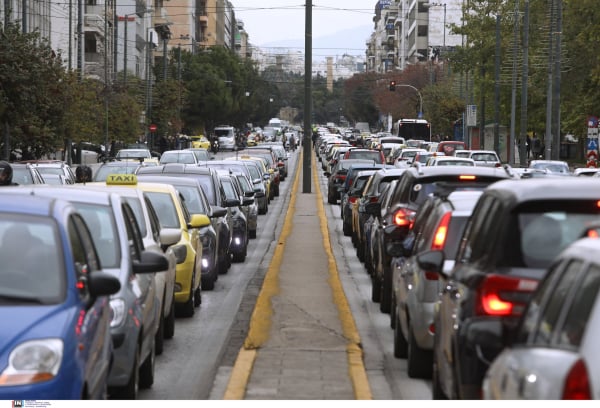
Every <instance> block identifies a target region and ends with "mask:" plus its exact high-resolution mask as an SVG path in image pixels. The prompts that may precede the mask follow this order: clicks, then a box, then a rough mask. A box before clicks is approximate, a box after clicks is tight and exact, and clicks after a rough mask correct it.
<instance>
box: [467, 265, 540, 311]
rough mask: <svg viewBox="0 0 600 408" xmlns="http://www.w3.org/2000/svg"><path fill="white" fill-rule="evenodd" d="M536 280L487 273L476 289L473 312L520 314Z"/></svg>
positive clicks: (534, 286) (535, 285) (536, 282)
mask: <svg viewBox="0 0 600 408" xmlns="http://www.w3.org/2000/svg"><path fill="white" fill-rule="evenodd" d="M537 284H538V281H536V280H531V279H520V278H514V277H510V276H503V275H488V276H486V277H485V278H484V279H483V281H482V282H481V284H480V286H479V288H478V290H477V299H476V306H475V314H476V315H479V316H484V315H487V316H520V315H521V314H523V311H524V310H525V306H526V305H527V302H528V301H529V298H530V296H531V293H532V292H533V291H534V290H535V288H536V287H537Z"/></svg>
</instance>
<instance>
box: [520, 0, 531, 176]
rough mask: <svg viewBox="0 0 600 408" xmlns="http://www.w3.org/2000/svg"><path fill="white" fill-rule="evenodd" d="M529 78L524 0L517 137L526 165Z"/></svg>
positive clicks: (526, 4) (526, 21)
mask: <svg viewBox="0 0 600 408" xmlns="http://www.w3.org/2000/svg"><path fill="white" fill-rule="evenodd" d="M528 79H529V0H525V18H524V20H523V73H522V74H521V81H522V82H521V135H520V137H519V162H520V164H521V167H527V159H528V157H527V146H525V143H527V101H528V98H529V96H528V92H527V83H528V82H529V81H528Z"/></svg>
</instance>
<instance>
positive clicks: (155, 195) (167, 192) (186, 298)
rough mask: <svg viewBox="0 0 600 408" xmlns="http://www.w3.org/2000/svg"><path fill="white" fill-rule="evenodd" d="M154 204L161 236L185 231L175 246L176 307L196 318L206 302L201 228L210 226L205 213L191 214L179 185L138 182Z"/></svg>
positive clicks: (188, 315)
mask: <svg viewBox="0 0 600 408" xmlns="http://www.w3.org/2000/svg"><path fill="white" fill-rule="evenodd" d="M137 185H138V187H139V188H140V189H141V190H142V191H144V193H145V195H146V197H148V199H149V200H150V202H151V203H152V207H154V210H155V211H156V215H157V216H158V219H159V221H160V226H161V235H162V234H163V233H168V231H169V230H171V229H172V230H179V231H181V239H180V240H179V242H177V243H176V244H175V245H173V251H174V252H175V256H176V260H177V265H176V268H175V306H176V311H177V314H178V315H179V316H183V317H192V316H193V315H194V312H195V308H196V307H198V306H200V303H201V302H202V293H201V290H202V289H201V276H202V275H201V274H202V241H201V240H200V233H199V229H200V228H203V227H207V226H209V225H210V219H209V218H208V216H206V215H205V214H193V215H191V214H190V213H189V212H188V210H187V207H185V205H184V204H183V203H182V202H181V200H180V198H179V194H178V193H177V190H176V189H175V187H173V186H172V185H170V184H163V183H146V182H143V183H137Z"/></svg>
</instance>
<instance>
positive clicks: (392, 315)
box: [390, 291, 396, 329]
mask: <svg viewBox="0 0 600 408" xmlns="http://www.w3.org/2000/svg"><path fill="white" fill-rule="evenodd" d="M394 327H396V296H394V291H392V304H391V305H390V328H391V329H393V328H394Z"/></svg>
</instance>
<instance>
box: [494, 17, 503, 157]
mask: <svg viewBox="0 0 600 408" xmlns="http://www.w3.org/2000/svg"><path fill="white" fill-rule="evenodd" d="M500 19H501V17H500V15H499V14H498V15H497V16H496V61H495V64H494V65H495V67H494V150H495V151H496V153H497V154H498V157H502V155H501V152H500Z"/></svg>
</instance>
